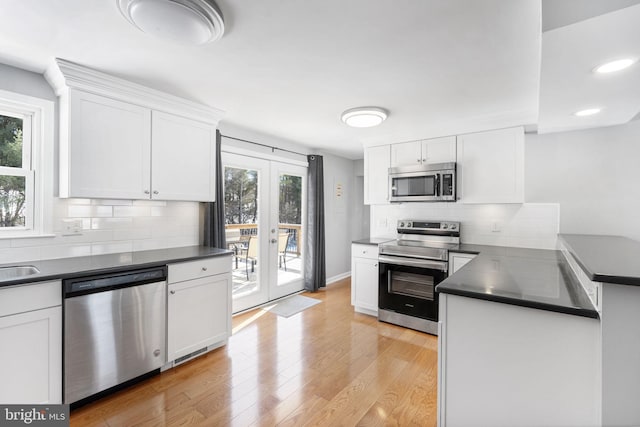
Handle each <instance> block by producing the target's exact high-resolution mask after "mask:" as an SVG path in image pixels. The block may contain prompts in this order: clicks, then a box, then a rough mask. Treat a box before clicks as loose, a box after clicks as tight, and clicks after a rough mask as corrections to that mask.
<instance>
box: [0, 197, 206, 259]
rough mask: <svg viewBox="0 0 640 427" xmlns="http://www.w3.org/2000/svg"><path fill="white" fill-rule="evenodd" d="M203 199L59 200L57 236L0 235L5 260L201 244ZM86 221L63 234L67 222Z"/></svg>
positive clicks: (55, 222) (55, 219)
mask: <svg viewBox="0 0 640 427" xmlns="http://www.w3.org/2000/svg"><path fill="white" fill-rule="evenodd" d="M199 209H200V208H199V203H197V202H164V201H147V200H104V199H101V200H97V199H58V198H56V199H54V211H53V234H55V236H54V237H35V238H22V239H5V240H0V263H2V264H5V263H12V262H26V261H36V260H41V259H53V258H66V257H71V256H86V255H99V254H107V253H116V252H131V251H141V250H150V249H164V248H168V247H177V246H191V245H197V244H198V243H199V241H200V236H199V233H200V231H199ZM67 219H79V220H81V221H82V232H81V233H82V234H80V235H73V236H63V235H62V233H63V231H62V230H63V221H64V220H67Z"/></svg>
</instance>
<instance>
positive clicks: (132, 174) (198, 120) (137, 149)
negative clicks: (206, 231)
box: [45, 59, 222, 201]
mask: <svg viewBox="0 0 640 427" xmlns="http://www.w3.org/2000/svg"><path fill="white" fill-rule="evenodd" d="M45 77H46V78H47V80H48V81H49V83H50V84H51V86H52V87H53V88H54V89H55V90H56V94H57V95H58V96H59V100H60V190H59V191H60V197H83V198H112V199H134V200H135V199H156V200H191V201H213V200H214V194H215V192H214V191H213V189H214V188H215V182H214V179H215V173H214V168H215V152H216V150H215V143H216V141H215V129H216V126H217V123H218V120H219V119H220V117H221V116H222V112H221V111H219V110H216V109H214V108H211V107H207V106H204V105H201V104H197V103H194V102H191V101H188V100H185V99H182V98H178V97H175V96H173V95H168V94H166V93H163V92H159V91H156V90H154V89H150V88H147V87H144V86H140V85H137V84H134V83H131V82H128V81H125V80H122V79H118V78H115V77H112V76H109V75H107V74H104V73H100V72H97V71H95V70H91V69H88V68H84V67H81V66H79V65H76V64H73V63H70V62H67V61H63V60H59V59H58V60H56V62H55V64H53V65H52V66H51V67H50V68H49V69H47V71H46V73H45Z"/></svg>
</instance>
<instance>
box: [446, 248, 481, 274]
mask: <svg viewBox="0 0 640 427" xmlns="http://www.w3.org/2000/svg"><path fill="white" fill-rule="evenodd" d="M475 257H476V255H475V254H463V253H457V252H449V276H451V275H452V274H453V273H455V272H456V271H458V270H460V269H461V268H462V267H464V266H465V265H466V264H467V263H468V262H470V261H471V260H472V259H474V258H475Z"/></svg>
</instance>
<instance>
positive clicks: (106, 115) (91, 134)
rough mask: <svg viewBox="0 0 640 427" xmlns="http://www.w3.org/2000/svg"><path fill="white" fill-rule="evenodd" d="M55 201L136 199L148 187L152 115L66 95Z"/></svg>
mask: <svg viewBox="0 0 640 427" xmlns="http://www.w3.org/2000/svg"><path fill="white" fill-rule="evenodd" d="M68 103H69V114H68V115H66V117H65V120H66V121H67V123H65V125H66V126H65V127H66V128H68V135H66V136H65V138H64V142H63V141H61V144H60V196H61V197H87V198H90V197H97V198H122V199H140V198H149V196H148V193H147V195H146V197H145V193H144V191H145V190H146V191H149V190H150V188H151V174H150V166H151V163H150V159H151V157H150V156H151V110H150V109H148V108H144V107H140V106H138V105H133V104H129V103H126V102H120V101H116V100H113V99H110V98H106V97H104V96H99V95H94V94H91V93H86V92H81V91H76V90H71V91H70V96H69V100H68Z"/></svg>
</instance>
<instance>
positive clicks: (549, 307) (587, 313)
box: [436, 285, 600, 319]
mask: <svg viewBox="0 0 640 427" xmlns="http://www.w3.org/2000/svg"><path fill="white" fill-rule="evenodd" d="M438 287H440V285H438ZM436 290H437V291H438V292H441V293H445V294H449V295H457V296H461V297H467V298H473V299H480V300H484V301H490V302H497V303H501V304H508V305H516V306H519V307H527V308H532V309H535V310H544V311H551V312H555V313H562V314H569V315H573V316H581V317H588V318H591V319H600V316H599V314H598V312H597V311H596V310H588V309H583V308H574V307H563V306H557V305H553V304H545V303H541V302H536V301H527V300H516V299H512V298H508V297H502V296H499V295H487V294H482V293H475V292H470V291H464V290H460V289H450V288H447V287H446V286H445V287H444V288H441V289H436Z"/></svg>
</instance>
